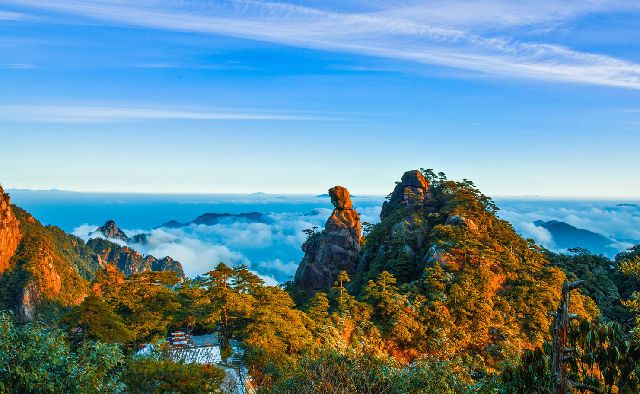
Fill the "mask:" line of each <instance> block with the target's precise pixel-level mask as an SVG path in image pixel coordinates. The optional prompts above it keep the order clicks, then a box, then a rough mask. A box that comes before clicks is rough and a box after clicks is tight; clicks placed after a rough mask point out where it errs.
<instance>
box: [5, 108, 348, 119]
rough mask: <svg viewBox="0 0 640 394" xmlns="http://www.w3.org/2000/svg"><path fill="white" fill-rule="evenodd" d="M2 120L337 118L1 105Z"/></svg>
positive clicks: (222, 110) (236, 111)
mask: <svg viewBox="0 0 640 394" xmlns="http://www.w3.org/2000/svg"><path fill="white" fill-rule="evenodd" d="M0 117H1V118H2V119H3V120H5V121H18V122H23V121H28V122H37V123H58V122H64V123H69V122H78V123H104V122H118V121H131V120H201V121H217V120H230V121H233V120H238V121H321V120H335V119H336V118H329V117H322V116H319V115H313V114H305V113H287V112H280V111H274V112H267V111H258V110H241V109H225V108H217V109H210V110H205V109H202V110H186V109H182V108H175V107H164V108H163V107H136V106H83V105H0Z"/></svg>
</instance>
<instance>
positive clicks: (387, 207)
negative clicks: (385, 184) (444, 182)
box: [380, 170, 429, 218]
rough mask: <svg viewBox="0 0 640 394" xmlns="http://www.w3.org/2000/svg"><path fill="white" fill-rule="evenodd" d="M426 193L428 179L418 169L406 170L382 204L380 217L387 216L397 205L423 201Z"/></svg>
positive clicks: (426, 196)
mask: <svg viewBox="0 0 640 394" xmlns="http://www.w3.org/2000/svg"><path fill="white" fill-rule="evenodd" d="M428 194H429V180H428V179H427V178H425V177H424V175H422V173H421V172H420V171H418V170H412V171H407V172H405V173H404V174H403V175H402V178H401V179H400V182H399V183H397V184H396V187H395V188H394V189H393V192H392V193H391V195H390V196H389V200H388V201H385V202H384V204H382V213H381V214H380V217H381V218H384V217H386V216H388V215H389V214H390V213H391V212H392V211H393V210H394V209H395V208H396V207H398V206H399V205H402V204H415V203H420V202H424V201H425V200H426V199H427V198H428Z"/></svg>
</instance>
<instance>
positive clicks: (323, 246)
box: [295, 186, 361, 292]
mask: <svg viewBox="0 0 640 394" xmlns="http://www.w3.org/2000/svg"><path fill="white" fill-rule="evenodd" d="M329 196H330V197H331V203H332V204H333V206H334V207H335V208H334V210H333V212H332V214H331V216H330V217H329V219H327V222H326V224H325V228H324V230H322V231H321V232H319V233H315V234H312V235H311V236H310V237H309V239H307V241H306V242H305V243H304V244H303V245H302V250H303V251H304V253H305V255H304V257H303V259H302V262H301V263H300V266H299V267H298V270H297V271H296V275H295V283H296V284H297V286H298V287H299V288H301V289H302V290H304V291H307V292H314V291H317V290H321V289H326V288H329V287H331V286H332V285H333V282H334V281H335V280H336V278H337V277H338V274H339V273H340V271H346V272H347V273H348V274H350V275H353V274H355V272H356V268H357V264H358V256H359V254H360V240H361V224H360V215H358V212H357V211H356V210H355V209H353V204H352V202H351V197H350V195H349V191H348V190H347V189H346V188H344V187H342V186H335V187H332V188H331V189H329Z"/></svg>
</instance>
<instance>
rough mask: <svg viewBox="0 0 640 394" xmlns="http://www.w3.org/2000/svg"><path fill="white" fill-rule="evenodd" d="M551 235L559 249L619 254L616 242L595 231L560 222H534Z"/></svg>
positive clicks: (608, 254)
mask: <svg viewBox="0 0 640 394" xmlns="http://www.w3.org/2000/svg"><path fill="white" fill-rule="evenodd" d="M533 224H535V225H536V226H538V227H542V228H544V229H546V230H548V231H549V233H551V236H552V237H553V242H554V245H555V246H556V247H557V248H558V249H570V248H583V249H587V250H588V251H590V252H591V253H595V254H603V255H605V256H613V255H615V254H616V253H617V252H618V249H616V248H615V247H614V246H613V244H614V242H615V241H614V240H612V239H610V238H607V237H605V236H604V235H602V234H598V233H596V232H593V231H589V230H585V229H582V228H578V227H574V226H572V225H570V224H569V223H565V222H561V221H559V220H549V221H544V220H536V221H535V222H533Z"/></svg>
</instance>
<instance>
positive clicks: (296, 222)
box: [74, 198, 640, 283]
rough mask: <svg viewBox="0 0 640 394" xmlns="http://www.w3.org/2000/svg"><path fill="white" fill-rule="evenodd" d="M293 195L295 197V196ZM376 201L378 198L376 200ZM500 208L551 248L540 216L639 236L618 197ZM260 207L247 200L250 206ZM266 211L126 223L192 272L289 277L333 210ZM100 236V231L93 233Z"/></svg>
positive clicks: (634, 211)
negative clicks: (144, 225)
mask: <svg viewBox="0 0 640 394" xmlns="http://www.w3.org/2000/svg"><path fill="white" fill-rule="evenodd" d="M292 201H296V200H295V198H292ZM375 201H377V202H375ZM378 204H379V200H375V199H372V200H371V201H369V202H368V203H367V204H363V208H360V209H359V212H360V216H361V220H362V221H363V222H370V223H376V222H378V221H379V215H380V206H379V205H378ZM497 204H498V206H499V207H500V208H501V210H500V211H499V214H500V216H501V217H502V218H504V219H506V220H508V221H510V222H511V223H512V224H513V225H514V227H515V228H516V230H517V231H518V232H519V233H520V234H522V235H523V236H524V237H527V238H533V239H534V240H535V241H536V242H537V243H539V244H540V245H543V246H545V247H547V248H549V249H552V250H557V251H561V250H559V249H558V248H557V247H556V245H555V243H554V240H553V237H552V235H551V234H550V232H549V231H548V230H546V229H544V228H542V227H538V226H536V225H535V224H534V223H533V222H534V221H536V220H545V221H547V220H560V221H563V222H566V223H569V224H571V225H573V226H575V227H578V228H583V229H587V230H590V231H593V232H596V233H599V234H602V235H604V236H606V237H608V238H610V239H611V243H612V245H613V247H614V248H615V249H617V250H624V249H626V248H628V247H630V246H631V245H632V242H633V241H638V240H640V205H635V204H620V202H615V201H569V200H565V201H550V200H506V199H502V200H500V199H499V200H497ZM256 208H257V207H256V205H255V204H253V203H247V211H253V210H255V209H256ZM296 208H297V206H296V205H295V204H293V203H292V205H291V209H292V211H291V212H280V213H267V214H266V218H267V220H266V222H265V223H251V222H245V221H234V220H226V221H223V222H220V223H217V224H214V225H208V226H207V225H195V224H192V225H189V226H187V227H182V228H158V229H154V230H144V229H125V232H126V233H127V234H128V235H129V236H132V235H135V234H139V233H148V234H149V237H148V242H147V243H146V244H132V245H130V246H131V247H132V248H134V249H136V250H138V251H140V252H141V253H144V254H149V255H153V256H155V257H158V258H160V257H164V256H171V257H172V258H174V259H177V260H179V261H180V262H182V264H183V266H184V269H185V272H186V274H187V275H188V276H192V277H193V276H196V275H200V274H203V273H205V272H207V271H209V270H210V269H212V268H213V267H214V266H215V265H216V264H218V263H219V262H224V263H226V264H229V265H234V266H235V265H239V264H245V265H247V266H248V267H249V268H250V269H251V270H253V271H254V272H256V273H257V274H259V275H261V277H262V278H263V279H264V280H265V281H267V283H277V282H279V283H282V282H284V281H287V280H290V279H291V278H292V277H293V275H294V274H295V271H296V269H297V267H298V263H299V262H300V259H301V258H302V251H301V246H302V243H303V242H304V241H305V239H306V235H305V234H304V233H303V231H302V230H304V229H307V228H311V227H313V226H318V227H319V228H322V227H323V226H324V223H325V221H326V219H327V217H328V216H329V215H330V213H331V209H328V208H316V209H314V210H312V211H310V212H306V213H304V212H295V211H294V210H295V209H296ZM97 227H98V226H97V225H88V224H85V225H81V226H78V227H76V228H75V230H74V234H76V235H78V236H80V237H81V238H83V239H85V240H87V239H88V238H89V237H90V233H91V232H93V231H95V230H96V228H97ZM91 236H96V235H91Z"/></svg>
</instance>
